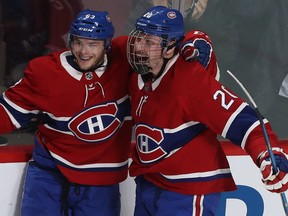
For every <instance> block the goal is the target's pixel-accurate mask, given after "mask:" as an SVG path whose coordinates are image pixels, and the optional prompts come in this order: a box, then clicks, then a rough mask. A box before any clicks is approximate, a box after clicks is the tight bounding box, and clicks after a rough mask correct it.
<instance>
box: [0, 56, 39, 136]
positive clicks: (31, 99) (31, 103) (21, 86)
mask: <svg viewBox="0 0 288 216" xmlns="http://www.w3.org/2000/svg"><path fill="white" fill-rule="evenodd" d="M34 70H36V71H37V70H40V68H38V69H37V61H33V60H32V62H30V63H28V66H27V68H26V69H25V71H24V74H23V78H22V79H21V80H19V81H18V82H17V83H16V84H15V85H14V86H11V87H10V88H8V89H7V90H6V91H5V92H4V93H3V94H2V95H1V97H0V105H1V109H0V116H1V126H0V133H7V132H11V131H12V130H14V129H18V128H21V127H24V126H27V125H28V124H29V122H30V120H31V119H32V118H34V117H35V116H36V115H37V114H38V112H39V110H38V105H37V103H38V102H39V101H38V98H39V95H41V94H42V93H41V88H39V87H38V86H39V83H40V82H39V81H37V78H36V77H37V76H35V75H34V74H35V73H34V72H33V71H34ZM36 71H35V72H36Z"/></svg>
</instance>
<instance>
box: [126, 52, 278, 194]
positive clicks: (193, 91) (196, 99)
mask: <svg viewBox="0 0 288 216" xmlns="http://www.w3.org/2000/svg"><path fill="white" fill-rule="evenodd" d="M209 74H210V73H207V71H206V70H205V69H204V68H203V67H202V66H201V65H200V63H199V62H197V61H195V62H193V63H188V62H185V61H183V59H182V58H181V57H179V56H175V57H174V58H173V59H172V60H171V61H170V62H169V63H168V64H167V66H166V68H165V70H164V72H163V74H162V75H161V76H160V77H159V78H158V79H157V80H156V81H154V82H153V83H149V82H148V83H144V82H143V80H142V77H141V76H140V75H137V74H136V73H134V74H133V75H132V77H131V81H130V84H129V86H130V87H129V88H130V95H131V106H132V108H131V109H132V113H131V114H132V117H133V119H134V120H135V123H136V125H135V136H136V138H135V139H136V148H135V150H134V151H133V153H132V159H133V162H132V164H131V166H130V175H131V176H138V175H143V176H144V177H145V178H146V179H147V180H149V181H151V182H153V183H154V184H156V185H158V186H159V187H161V188H164V189H167V190H172V191H175V192H179V193H184V194H207V193H214V192H220V191H230V190H234V189H235V188H236V186H235V183H234V181H233V178H232V175H231V171H230V168H229V164H228V162H227V159H226V156H225V154H224V152H223V150H222V147H221V145H220V143H219V141H218V140H217V134H220V135H222V136H223V137H225V138H227V139H230V140H231V141H232V142H233V143H235V144H236V145H238V146H241V147H242V148H243V149H245V150H246V151H247V152H248V153H249V154H250V155H251V157H252V159H253V160H254V161H255V162H256V160H257V157H258V155H259V154H260V152H262V151H264V150H266V145H265V140H264V138H263V136H262V132H261V127H260V125H259V121H258V119H257V115H256V113H255V110H254V109H252V108H251V107H250V106H248V104H247V103H245V102H244V101H243V100H242V99H240V98H238V97H237V96H236V95H235V94H234V93H233V92H231V91H230V90H229V89H227V88H226V87H225V86H223V85H221V83H219V82H217V81H216V80H215V79H214V77H213V76H210V75H209ZM265 122H266V126H267V131H268V133H269V136H270V138H271V142H272V143H273V145H275V143H277V137H276V136H275V135H274V134H273V132H272V130H271V128H270V126H269V124H268V123H267V120H265Z"/></svg>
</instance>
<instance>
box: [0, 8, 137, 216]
mask: <svg viewBox="0 0 288 216" xmlns="http://www.w3.org/2000/svg"><path fill="white" fill-rule="evenodd" d="M113 35H114V27H113V25H112V23H111V21H110V18H109V15H108V13H107V12H97V11H91V10H83V11H82V12H80V14H79V15H78V16H77V17H76V19H75V20H74V21H73V23H72V25H71V30H70V36H69V48H70V49H71V50H70V49H69V50H65V51H62V52H54V53H52V54H50V55H47V56H43V57H37V58H35V59H34V60H32V61H31V62H29V64H28V66H27V68H26V69H25V72H24V77H23V79H21V80H20V81H19V82H18V83H16V84H15V85H14V86H12V87H11V88H9V89H8V90H6V91H5V92H4V93H3V95H2V96H1V99H0V103H1V106H0V116H1V124H0V133H8V132H10V131H12V130H15V129H17V128H20V127H24V126H25V125H27V124H28V123H29V121H30V120H31V119H32V118H35V117H36V116H38V117H39V119H40V120H39V121H40V124H39V127H38V130H37V131H36V134H35V149H34V152H33V160H31V161H30V162H29V166H28V170H27V174H26V178H25V186H24V194H23V201H22V207H21V215H22V216H44V215H47V216H51V215H53V216H57V215H68V214H69V215H75V216H77V215H78V216H82V215H85V216H86V215H87V216H88V215H93V216H94V215H97V216H107V215H111V216H119V214H120V194H119V182H121V181H123V180H125V179H126V177H127V173H128V157H129V148H130V144H131V131H132V122H131V116H130V103H129V97H128V80H129V77H130V74H131V73H130V72H131V67H130V65H129V63H128V61H127V56H126V52H125V49H123V47H124V48H126V41H127V37H125V38H121V37H120V38H117V39H114V40H113V41H112V42H111V40H112V37H113Z"/></svg>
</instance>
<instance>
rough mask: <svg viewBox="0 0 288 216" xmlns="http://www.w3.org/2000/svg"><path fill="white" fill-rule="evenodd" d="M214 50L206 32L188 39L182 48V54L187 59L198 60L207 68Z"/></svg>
mask: <svg viewBox="0 0 288 216" xmlns="http://www.w3.org/2000/svg"><path fill="white" fill-rule="evenodd" d="M212 51H213V49H212V46H211V41H210V40H209V38H208V37H207V36H206V34H201V35H196V36H195V38H192V39H190V40H188V41H186V42H185V43H184V44H183V46H182V48H181V50H180V54H181V55H182V57H183V59H184V60H185V61H194V60H198V61H199V62H200V63H201V64H202V65H203V66H204V67H205V68H206V67H207V66H208V64H209V61H210V58H211V54H212Z"/></svg>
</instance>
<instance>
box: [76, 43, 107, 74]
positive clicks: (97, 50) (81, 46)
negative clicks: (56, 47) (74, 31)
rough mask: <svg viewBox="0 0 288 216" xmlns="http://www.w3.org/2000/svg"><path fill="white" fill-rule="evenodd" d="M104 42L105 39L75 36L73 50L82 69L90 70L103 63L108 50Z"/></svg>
mask: <svg viewBox="0 0 288 216" xmlns="http://www.w3.org/2000/svg"><path fill="white" fill-rule="evenodd" d="M104 43H105V42H104V40H90V39H85V38H79V37H74V39H73V42H72V43H71V51H72V52H73V54H74V56H75V58H76V60H77V63H78V65H79V67H80V68H81V69H82V70H87V71H88V70H90V69H92V68H96V67H97V66H98V65H100V64H102V63H103V61H104V55H105V52H106V50H105V45H104Z"/></svg>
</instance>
